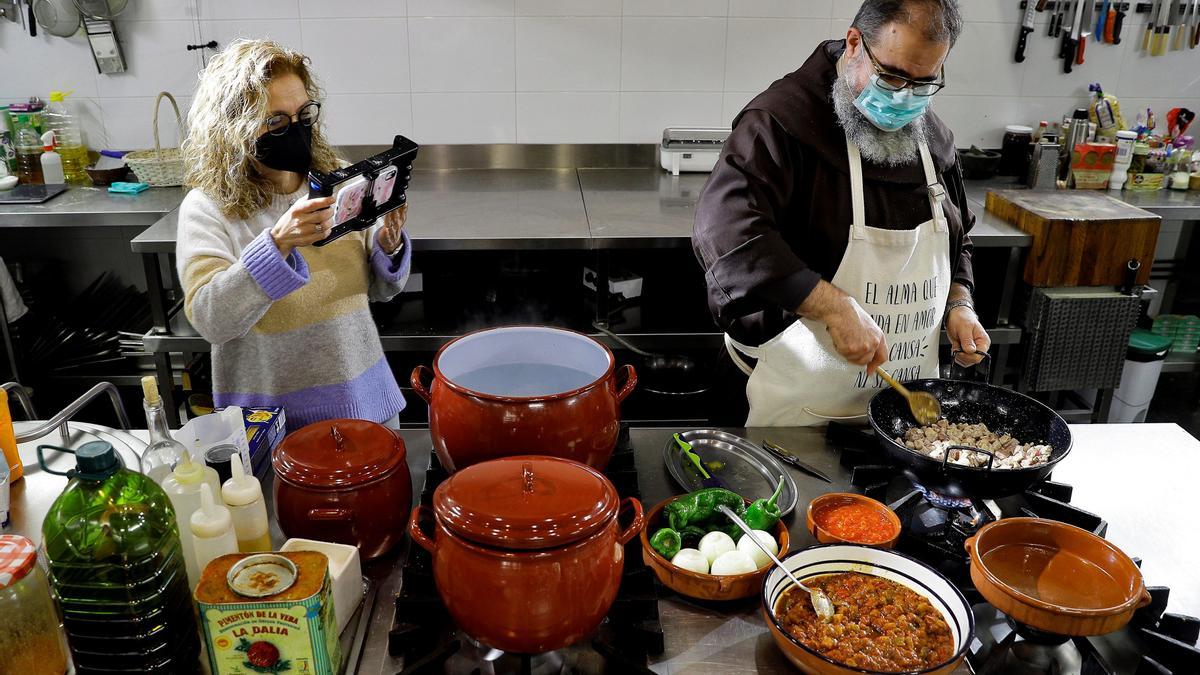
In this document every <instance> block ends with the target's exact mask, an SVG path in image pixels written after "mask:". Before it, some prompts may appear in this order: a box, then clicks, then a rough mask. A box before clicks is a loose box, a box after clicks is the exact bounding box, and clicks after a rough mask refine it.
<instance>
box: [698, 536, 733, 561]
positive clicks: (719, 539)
mask: <svg viewBox="0 0 1200 675" xmlns="http://www.w3.org/2000/svg"><path fill="white" fill-rule="evenodd" d="M699 548H700V552H701V553H703V554H704V557H705V559H707V560H708V564H710V565H711V564H712V563H713V561H714V560H716V559H717V558H719V557H721V554H723V553H728V552H730V551H736V550H737V545H736V544H734V543H733V538H732V537H730V536H729V535H727V534H725V533H724V532H709V533H708V534H706V535H704V536H703V537H700V546H699Z"/></svg>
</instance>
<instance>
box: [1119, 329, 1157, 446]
mask: <svg viewBox="0 0 1200 675" xmlns="http://www.w3.org/2000/svg"><path fill="white" fill-rule="evenodd" d="M1169 351H1171V338H1170V337H1168V336H1165V335H1158V334H1155V333H1151V332H1150V331H1148V330H1142V329H1140V328H1139V329H1136V330H1134V331H1133V334H1132V335H1130V336H1129V349H1128V351H1126V353H1125V368H1124V369H1123V370H1122V371H1121V385H1120V386H1119V387H1117V390H1116V391H1115V392H1114V393H1113V402H1112V408H1111V410H1110V411H1109V413H1108V421H1109V422H1110V423H1117V424H1128V423H1131V422H1132V423H1135V424H1140V423H1142V422H1145V421H1146V413H1147V412H1148V411H1149V410H1150V401H1151V399H1153V398H1154V390H1155V388H1157V387H1158V376H1159V375H1160V374H1161V373H1162V367H1163V360H1164V359H1166V358H1167V352H1169Z"/></svg>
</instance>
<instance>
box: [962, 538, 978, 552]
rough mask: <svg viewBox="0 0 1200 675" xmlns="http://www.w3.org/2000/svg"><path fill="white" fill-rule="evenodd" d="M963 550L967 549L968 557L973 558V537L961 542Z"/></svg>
mask: <svg viewBox="0 0 1200 675" xmlns="http://www.w3.org/2000/svg"><path fill="white" fill-rule="evenodd" d="M963 548H965V549H967V555H968V556H973V555H974V554H975V537H971V538H969V539H967V540H966V541H965V542H963Z"/></svg>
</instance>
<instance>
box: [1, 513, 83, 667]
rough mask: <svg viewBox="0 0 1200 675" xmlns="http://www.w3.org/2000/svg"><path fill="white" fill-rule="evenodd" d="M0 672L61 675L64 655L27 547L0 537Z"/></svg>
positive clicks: (42, 578)
mask: <svg viewBox="0 0 1200 675" xmlns="http://www.w3.org/2000/svg"><path fill="white" fill-rule="evenodd" d="M0 616H2V617H4V620H3V621H0V659H3V665H0V672H3V673H39V674H41V675H62V673H65V672H67V652H66V649H65V648H64V647H63V640H62V634H61V633H60V632H59V630H58V612H57V610H55V609H54V598H53V597H51V595H50V584H49V583H48V582H47V581H46V574H45V573H44V572H42V568H41V567H39V566H38V564H37V548H35V547H34V545H33V542H32V541H30V540H29V539H26V538H25V537H22V536H20V535H17V534H3V535H0Z"/></svg>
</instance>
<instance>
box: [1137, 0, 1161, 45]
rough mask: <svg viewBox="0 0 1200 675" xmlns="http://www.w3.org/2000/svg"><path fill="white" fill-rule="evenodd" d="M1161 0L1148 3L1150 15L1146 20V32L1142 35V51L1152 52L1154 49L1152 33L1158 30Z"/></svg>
mask: <svg viewBox="0 0 1200 675" xmlns="http://www.w3.org/2000/svg"><path fill="white" fill-rule="evenodd" d="M1162 3H1163V0H1154V4H1152V5H1150V17H1149V18H1148V19H1147V20H1146V32H1145V33H1144V34H1143V35H1142V51H1144V52H1150V53H1153V51H1154V49H1153V47H1154V41H1153V37H1154V34H1155V33H1157V32H1158V25H1157V24H1158V10H1159V8H1160V7H1161V6H1162Z"/></svg>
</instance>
